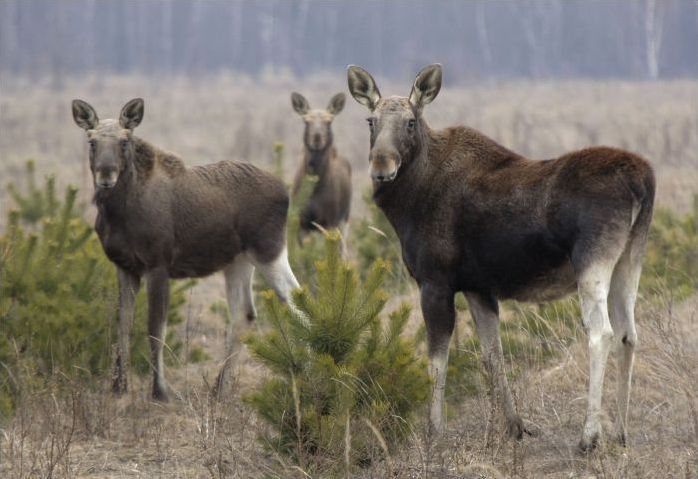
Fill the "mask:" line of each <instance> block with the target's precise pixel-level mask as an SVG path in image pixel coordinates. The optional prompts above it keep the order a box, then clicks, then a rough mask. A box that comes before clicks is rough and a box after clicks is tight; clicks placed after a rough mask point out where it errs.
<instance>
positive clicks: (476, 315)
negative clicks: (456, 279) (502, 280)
mask: <svg viewBox="0 0 698 479" xmlns="http://www.w3.org/2000/svg"><path fill="white" fill-rule="evenodd" d="M466 297H467V299H468V305H469V306H470V313H471V315H472V316H473V320H474V321H475V327H476V329H477V336H478V338H479V339H480V345H481V350H482V359H483V362H484V363H485V368H486V369H487V372H488V374H489V375H490V380H491V381H492V386H493V389H494V394H493V397H492V401H493V402H494V403H496V401H497V399H499V402H500V405H501V407H502V409H503V411H504V416H505V417H506V420H507V432H508V434H509V435H510V436H512V437H515V438H517V439H521V438H522V437H523V433H524V432H525V430H524V426H523V421H521V418H520V417H519V415H518V413H517V412H516V407H515V406H514V399H513V397H512V395H511V389H510V388H509V381H508V380H507V376H506V372H505V370H504V354H503V352H502V340H501V337H500V334H499V316H498V314H497V312H496V311H495V310H493V309H492V308H491V307H489V306H487V304H486V303H483V301H482V300H481V298H480V297H479V296H478V295H475V294H470V293H469V294H467V295H466Z"/></svg>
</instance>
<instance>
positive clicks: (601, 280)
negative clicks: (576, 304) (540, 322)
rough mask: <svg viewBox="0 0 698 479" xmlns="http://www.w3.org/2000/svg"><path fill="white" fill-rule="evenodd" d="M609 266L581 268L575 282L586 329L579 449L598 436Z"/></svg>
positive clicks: (609, 332)
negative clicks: (586, 365)
mask: <svg viewBox="0 0 698 479" xmlns="http://www.w3.org/2000/svg"><path fill="white" fill-rule="evenodd" d="M610 277H611V268H609V267H605V266H603V267H595V268H591V269H589V270H587V271H585V272H584V274H583V275H582V277H581V278H580V280H579V283H578V289H579V298H580V302H581V307H582V321H583V323H584V327H585V328H586V330H587V331H588V333H589V402H588V405H587V417H586V422H585V424H584V431H583V433H582V442H581V444H580V446H581V448H582V449H589V448H593V447H595V446H596V444H597V443H598V441H599V440H600V439H601V421H600V414H601V398H602V395H603V380H604V374H605V371H606V360H607V358H608V352H609V349H610V346H611V343H612V340H613V329H612V328H611V323H610V321H609V317H608V304H607V298H608V292H609V283H610Z"/></svg>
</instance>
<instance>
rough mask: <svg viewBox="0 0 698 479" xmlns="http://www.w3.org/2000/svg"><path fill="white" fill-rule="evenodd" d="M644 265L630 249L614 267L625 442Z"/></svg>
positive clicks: (612, 297) (619, 426)
mask: <svg viewBox="0 0 698 479" xmlns="http://www.w3.org/2000/svg"><path fill="white" fill-rule="evenodd" d="M641 269H642V263H641V261H640V260H639V259H636V260H635V261H633V259H632V256H631V254H630V253H629V252H626V253H624V254H623V256H622V257H621V259H620V261H618V264H617V265H616V268H615V270H614V271H613V277H612V279H611V289H610V292H609V297H608V299H609V303H610V319H611V326H613V332H614V333H615V342H616V347H617V348H618V389H617V393H616V398H617V407H618V415H617V416H616V433H617V439H618V440H619V442H620V443H621V444H625V442H626V434H627V422H628V404H629V402H630V387H631V383H632V374H633V362H634V359H635V346H636V344H637V331H636V330H635V300H636V299H637V288H638V284H639V281H640V272H641Z"/></svg>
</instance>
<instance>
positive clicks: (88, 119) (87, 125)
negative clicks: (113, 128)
mask: <svg viewBox="0 0 698 479" xmlns="http://www.w3.org/2000/svg"><path fill="white" fill-rule="evenodd" d="M73 119H74V120H75V123H77V125H78V126H79V127H80V128H82V129H83V130H94V129H95V128H97V125H98V124H99V118H97V112H96V111H95V109H94V108H92V107H91V106H90V104H89V103H87V102H86V101H82V100H73Z"/></svg>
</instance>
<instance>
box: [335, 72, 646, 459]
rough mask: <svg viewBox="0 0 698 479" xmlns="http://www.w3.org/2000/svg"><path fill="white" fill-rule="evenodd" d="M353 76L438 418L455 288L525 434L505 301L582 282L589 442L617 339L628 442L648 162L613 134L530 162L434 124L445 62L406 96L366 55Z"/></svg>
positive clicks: (512, 418) (516, 429) (513, 424)
mask: <svg viewBox="0 0 698 479" xmlns="http://www.w3.org/2000/svg"><path fill="white" fill-rule="evenodd" d="M348 77H349V89H350V91H351V92H352V94H353V96H354V98H355V99H356V100H357V101H358V102H360V103H362V104H364V105H366V106H367V107H368V108H369V110H371V112H372V117H371V118H370V119H369V127H370V135H371V136H370V143H371V150H370V153H369V161H370V171H371V176H372V178H373V180H374V182H373V184H374V199H375V201H376V203H377V204H378V206H379V207H380V208H381V209H382V210H383V211H384V212H385V214H386V216H387V218H388V220H389V221H390V222H391V224H392V225H393V227H394V228H395V231H396V232H397V234H398V237H399V238H400V243H401V246H402V254H403V258H404V262H405V264H406V266H407V268H408V270H409V272H410V274H411V275H412V276H413V277H414V278H415V280H416V281H417V283H418V284H419V287H420V290H421V305H422V311H423V314H424V319H425V322H426V326H427V333H428V338H429V354H430V358H431V367H432V374H433V375H434V377H435V380H436V385H435V389H434V391H435V392H434V400H433V402H432V411H431V420H432V426H434V427H435V428H436V430H439V429H440V428H441V427H442V412H441V411H440V410H439V408H440V407H441V404H442V401H443V388H444V387H445V364H446V361H447V358H448V344H449V342H450V338H451V334H452V331H453V326H454V321H455V310H454V302H453V301H454V294H455V293H456V292H463V293H464V294H465V295H466V297H467V298H468V301H469V303H470V306H471V312H472V315H473V319H474V320H475V324H476V327H477V331H478V335H479V336H480V340H481V344H482V349H483V359H484V361H485V366H486V367H487V369H488V371H489V373H490V375H491V377H492V379H493V381H494V386H495V392H496V396H498V397H499V398H500V401H501V403H502V407H503V410H504V412H505V415H506V418H507V425H508V429H509V432H510V433H511V434H512V435H513V436H515V437H517V438H520V437H522V435H523V433H524V432H525V431H526V430H525V428H524V426H523V422H522V421H521V419H520V418H519V416H518V414H517V413H516V411H515V407H514V403H513V400H512V397H511V393H510V391H509V387H508V384H507V380H506V376H505V374H504V371H503V358H502V348H501V341H500V338H499V332H498V323H499V318H498V303H499V301H500V300H504V299H516V300H520V301H541V300H550V299H555V298H559V297H561V296H564V295H566V294H568V293H571V292H573V291H575V290H578V291H579V293H580V297H581V298H582V312H583V320H584V326H585V327H586V328H587V330H588V331H589V334H590V351H591V353H592V368H591V370H592V373H593V374H594V380H593V382H592V385H591V386H590V393H589V394H590V403H589V404H590V406H589V407H590V409H589V412H588V416H587V424H586V425H585V430H584V435H583V440H582V443H581V446H582V448H583V449H588V448H592V447H594V446H595V445H596V443H597V441H598V438H599V434H600V423H599V421H598V408H599V405H597V404H596V403H597V402H598V403H600V397H601V396H600V385H601V384H602V382H603V371H604V367H605V357H606V356H605V355H606V354H607V352H608V347H609V345H610V344H611V341H616V342H617V343H618V344H620V345H621V349H622V350H623V353H622V354H623V358H624V359H622V361H623V363H622V368H621V369H622V371H623V377H622V378H621V375H619V391H621V392H620V393H619V411H620V412H619V419H618V424H619V426H618V427H619V431H618V432H619V439H620V440H621V442H624V440H625V421H626V419H627V399H628V391H629V384H630V374H631V371H632V358H633V351H634V344H635V342H636V339H637V337H636V333H635V326H634V316H633V307H634V301H635V295H636V292H637V282H638V280H639V272H640V268H641V260H642V255H643V251H644V245H645V242H646V238H647V233H648V230H649V225H650V220H651V217H652V208H653V202H654V193H655V179H654V173H653V171H652V168H651V167H650V165H649V164H648V163H647V162H646V161H645V160H644V159H642V158H640V157H638V156H637V155H634V154H632V153H630V152H627V151H623V150H619V149H615V148H607V147H596V148H588V149H585V150H581V151H577V152H573V153H569V154H566V155H563V156H561V157H560V158H557V159H554V160H546V161H532V160H528V159H526V158H524V157H522V156H521V155H518V154H516V153H514V152H512V151H510V150H508V149H507V148H505V147H503V146H501V145H499V144H498V143H496V142H495V141H493V140H491V139H490V138H488V137H486V136H485V135H483V134H481V133H479V132H477V131H475V130H473V129H470V128H466V127H450V128H446V129H443V130H432V129H430V128H429V126H428V125H427V123H426V121H425V120H424V119H423V117H422V109H423V107H424V105H426V104H428V103H430V102H431V101H432V100H433V99H434V98H435V97H436V95H437V94H438V91H439V89H440V86H441V67H440V66H439V65H432V66H429V67H426V68H425V69H423V70H422V71H421V72H420V73H419V75H418V76H417V79H416V80H415V83H414V86H413V88H412V92H411V94H410V97H409V99H408V98H405V97H389V98H381V96H380V92H379V91H378V88H377V86H376V85H375V82H374V80H373V78H372V77H371V76H370V74H368V72H366V71H365V70H363V69H361V68H359V67H350V69H349V72H348ZM607 299H608V301H609V303H610V306H611V307H610V310H611V311H610V312H611V316H610V320H611V322H612V323H613V330H612V331H611V332H609V330H610V329H611V326H610V324H609V319H608V317H609V316H608V310H609V308H607V307H606V301H607ZM614 335H615V338H613V336H614ZM592 386H593V388H592ZM623 403H625V406H623Z"/></svg>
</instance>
